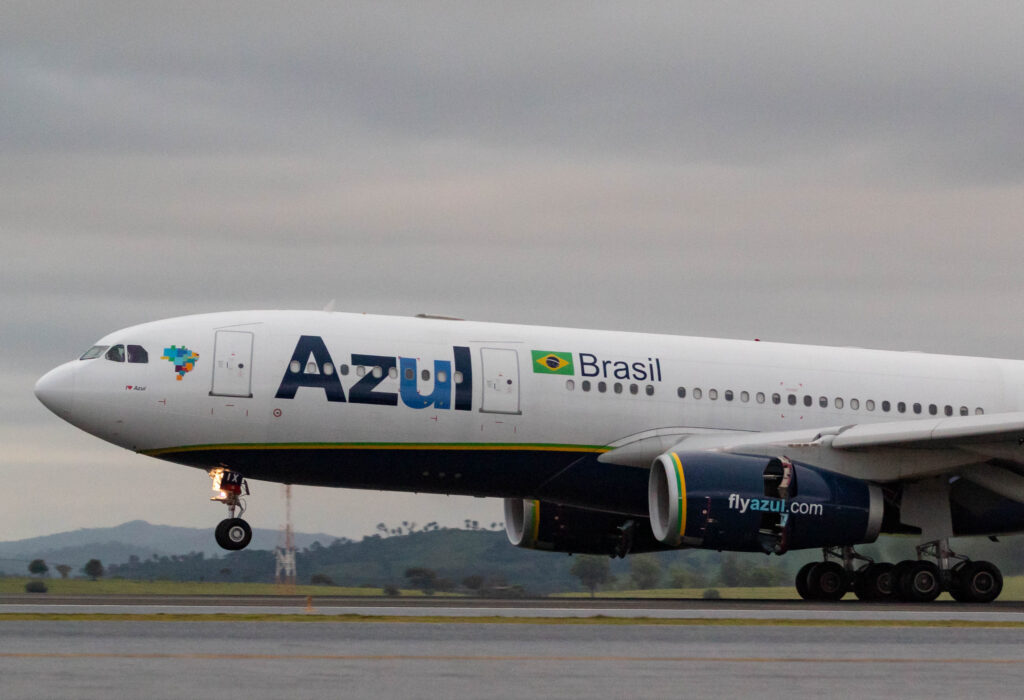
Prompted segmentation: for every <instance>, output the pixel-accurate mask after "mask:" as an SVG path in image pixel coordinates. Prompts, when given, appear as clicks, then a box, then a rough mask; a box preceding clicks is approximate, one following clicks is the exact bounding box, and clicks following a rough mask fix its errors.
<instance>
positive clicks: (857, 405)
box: [850, 399, 860, 411]
mask: <svg viewBox="0 0 1024 700" xmlns="http://www.w3.org/2000/svg"><path fill="white" fill-rule="evenodd" d="M850 408H851V409H853V410H854V411H856V410H857V409H858V408H860V399H850Z"/></svg>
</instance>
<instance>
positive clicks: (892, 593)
mask: <svg viewBox="0 0 1024 700" xmlns="http://www.w3.org/2000/svg"><path fill="white" fill-rule="evenodd" d="M823 552H824V561H820V562H811V563H809V564H805V565H804V566H803V567H801V569H800V571H798V572H797V575H796V590H797V593H799V594H800V597H801V598H803V599H804V600H839V599H840V598H842V597H843V596H844V595H846V594H847V592H849V591H853V592H854V593H855V594H856V595H857V597H858V598H860V599H861V600H876V601H884V600H897V601H902V602H907V603H927V602H931V601H933V600H935V599H936V598H938V597H939V594H940V593H942V592H943V591H949V594H950V595H951V596H952V597H953V599H954V600H957V601H960V602H961V603H990V602H992V601H993V600H995V599H996V598H997V597H998V596H999V594H1000V593H1001V592H1002V590H1003V575H1002V574H1001V573H1000V571H999V569H998V567H996V565H995V564H993V563H991V562H987V561H971V560H970V559H968V558H967V557H965V556H962V555H960V554H956V553H955V552H953V551H952V550H951V549H950V548H949V541H948V540H945V539H942V540H935V541H933V542H926V543H925V544H923V545H920V546H918V547H917V559H916V560H915V559H908V560H906V561H901V562H900V563H898V564H889V563H887V562H875V561H873V560H871V559H870V558H868V557H865V556H864V555H862V554H858V553H857V552H856V551H854V549H853V547H825V548H824V550H823ZM830 557H831V559H830ZM925 557H929V558H931V559H934V560H935V561H934V562H933V561H928V560H927V559H925Z"/></svg>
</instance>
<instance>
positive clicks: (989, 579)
mask: <svg viewBox="0 0 1024 700" xmlns="http://www.w3.org/2000/svg"><path fill="white" fill-rule="evenodd" d="M954 576H955V578H954V587H955V588H956V589H957V592H958V593H959V594H960V595H962V596H963V597H962V598H960V597H957V596H956V595H954V596H953V597H954V598H956V600H960V601H962V602H970V603H991V602H992V601H993V600H995V599H996V598H998V597H999V594H1000V593H1002V592H1003V574H1002V573H1001V572H1000V571H999V568H998V567H997V566H996V565H995V564H993V563H992V562H988V561H972V562H968V563H966V564H964V565H963V567H962V568H960V569H959V570H958V571H957V572H956V573H955V575H954ZM950 593H953V591H950Z"/></svg>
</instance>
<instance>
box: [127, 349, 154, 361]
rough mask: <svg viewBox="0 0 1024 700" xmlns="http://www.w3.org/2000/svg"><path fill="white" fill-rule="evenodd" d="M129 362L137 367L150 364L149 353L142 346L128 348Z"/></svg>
mask: <svg viewBox="0 0 1024 700" xmlns="http://www.w3.org/2000/svg"><path fill="white" fill-rule="evenodd" d="M128 361H129V362H134V363H135V364H137V365H144V364H146V363H147V362H149V353H148V352H146V348H144V347H142V346H141V345H129V346H128Z"/></svg>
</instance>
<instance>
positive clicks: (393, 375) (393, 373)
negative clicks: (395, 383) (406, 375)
mask: <svg viewBox="0 0 1024 700" xmlns="http://www.w3.org/2000/svg"><path fill="white" fill-rule="evenodd" d="M388 378H390V379H398V368H397V367H388Z"/></svg>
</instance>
